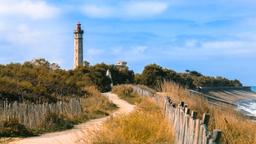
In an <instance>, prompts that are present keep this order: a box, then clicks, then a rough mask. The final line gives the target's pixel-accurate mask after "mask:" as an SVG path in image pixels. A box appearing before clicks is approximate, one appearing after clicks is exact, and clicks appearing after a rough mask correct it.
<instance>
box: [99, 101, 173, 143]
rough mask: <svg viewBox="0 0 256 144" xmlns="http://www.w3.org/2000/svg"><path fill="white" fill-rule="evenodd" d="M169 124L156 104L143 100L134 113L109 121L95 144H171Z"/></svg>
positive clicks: (171, 135) (171, 137)
mask: <svg viewBox="0 0 256 144" xmlns="http://www.w3.org/2000/svg"><path fill="white" fill-rule="evenodd" d="M173 141H174V138H173V133H172V129H171V128H170V125H169V123H168V122H167V121H166V120H165V118H164V116H163V115H162V113H161V110H160V108H159V107H158V106H156V104H155V103H154V102H153V101H151V100H149V99H145V100H144V99H143V101H142V102H141V103H140V104H139V105H138V108H137V110H136V111H135V112H133V113H131V114H129V115H123V116H118V117H114V118H111V119H109V120H108V121H107V122H106V123H105V125H104V127H103V130H102V131H101V132H100V134H99V135H98V136H97V137H96V139H95V141H94V143H95V144H173Z"/></svg>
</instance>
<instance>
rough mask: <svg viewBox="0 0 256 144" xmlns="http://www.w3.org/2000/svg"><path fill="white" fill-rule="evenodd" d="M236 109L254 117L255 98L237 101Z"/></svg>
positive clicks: (255, 111)
mask: <svg viewBox="0 0 256 144" xmlns="http://www.w3.org/2000/svg"><path fill="white" fill-rule="evenodd" d="M237 109H238V110H239V111H241V112H242V113H244V114H246V115H248V116H254V117H256V100H242V101H239V102H238V103H237Z"/></svg>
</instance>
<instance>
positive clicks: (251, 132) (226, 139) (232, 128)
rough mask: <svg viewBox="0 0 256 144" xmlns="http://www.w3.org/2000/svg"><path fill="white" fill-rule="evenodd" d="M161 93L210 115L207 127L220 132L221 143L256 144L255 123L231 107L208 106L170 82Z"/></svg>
mask: <svg viewBox="0 0 256 144" xmlns="http://www.w3.org/2000/svg"><path fill="white" fill-rule="evenodd" d="M162 91H163V92H164V93H162V94H163V95H166V96H171V98H172V99H173V100H175V101H176V102H179V101H184V102H185V103H187V104H188V105H189V107H190V108H191V109H193V110H195V111H197V112H198V113H199V114H202V113H203V112H208V113H210V115H211V119H210V123H209V126H210V128H211V130H212V129H221V130H222V132H223V134H222V143H224V144H256V123H255V122H254V121H252V120H250V119H247V118H245V117H244V116H242V115H241V114H240V113H238V112H237V111H235V110H234V109H233V107H229V106H221V105H220V104H218V105H214V104H210V103H208V102H207V100H206V99H204V98H202V97H200V96H190V95H189V92H188V91H187V90H186V89H185V88H183V87H181V86H179V85H177V84H174V83H170V82H165V83H163V85H162ZM216 103H218V102H216Z"/></svg>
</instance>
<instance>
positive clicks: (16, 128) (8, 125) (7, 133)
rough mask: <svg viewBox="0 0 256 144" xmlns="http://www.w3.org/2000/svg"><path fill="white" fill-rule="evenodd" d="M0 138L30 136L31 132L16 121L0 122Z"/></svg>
mask: <svg viewBox="0 0 256 144" xmlns="http://www.w3.org/2000/svg"><path fill="white" fill-rule="evenodd" d="M1 123H2V125H1V126H0V137H17V136H23V137H24V136H25V137H26V136H32V135H33V134H32V132H30V131H29V130H27V129H26V127H25V126H24V125H22V124H20V123H19V122H18V120H17V119H10V120H9V121H4V122H1Z"/></svg>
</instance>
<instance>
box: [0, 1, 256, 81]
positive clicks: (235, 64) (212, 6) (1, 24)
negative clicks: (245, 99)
mask: <svg viewBox="0 0 256 144" xmlns="http://www.w3.org/2000/svg"><path fill="white" fill-rule="evenodd" d="M255 10H256V1H254V0H214V1H206V0H168V1H165V0H122V1H121V0H86V1H84V0H72V1H66V0H58V1H55V0H0V63H1V64H7V63H11V62H24V61H27V60H31V59H34V58H46V59H47V60H49V61H51V62H57V63H58V64H59V65H61V67H63V68H65V69H71V68H72V65H73V30H74V27H75V24H76V23H77V22H78V21H80V22H81V23H82V27H83V29H84V30H85V35H84V37H85V39H84V55H85V59H86V60H87V61H89V62H90V63H92V64H95V63H100V62H105V63H108V64H112V63H115V62H116V61H118V60H125V61H127V62H128V65H129V66H130V68H131V69H133V70H135V71H136V72H141V71H142V70H143V67H144V66H145V65H147V64H150V63H157V64H160V65H162V66H164V67H168V68H171V69H174V70H176V71H179V72H182V71H185V70H186V69H189V70H197V71H200V72H202V73H203V74H205V75H211V76H225V77H228V78H231V79H239V80H241V81H242V82H243V83H244V84H245V85H255V84H256V72H255V71H256V67H255V62H256V12H255Z"/></svg>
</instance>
